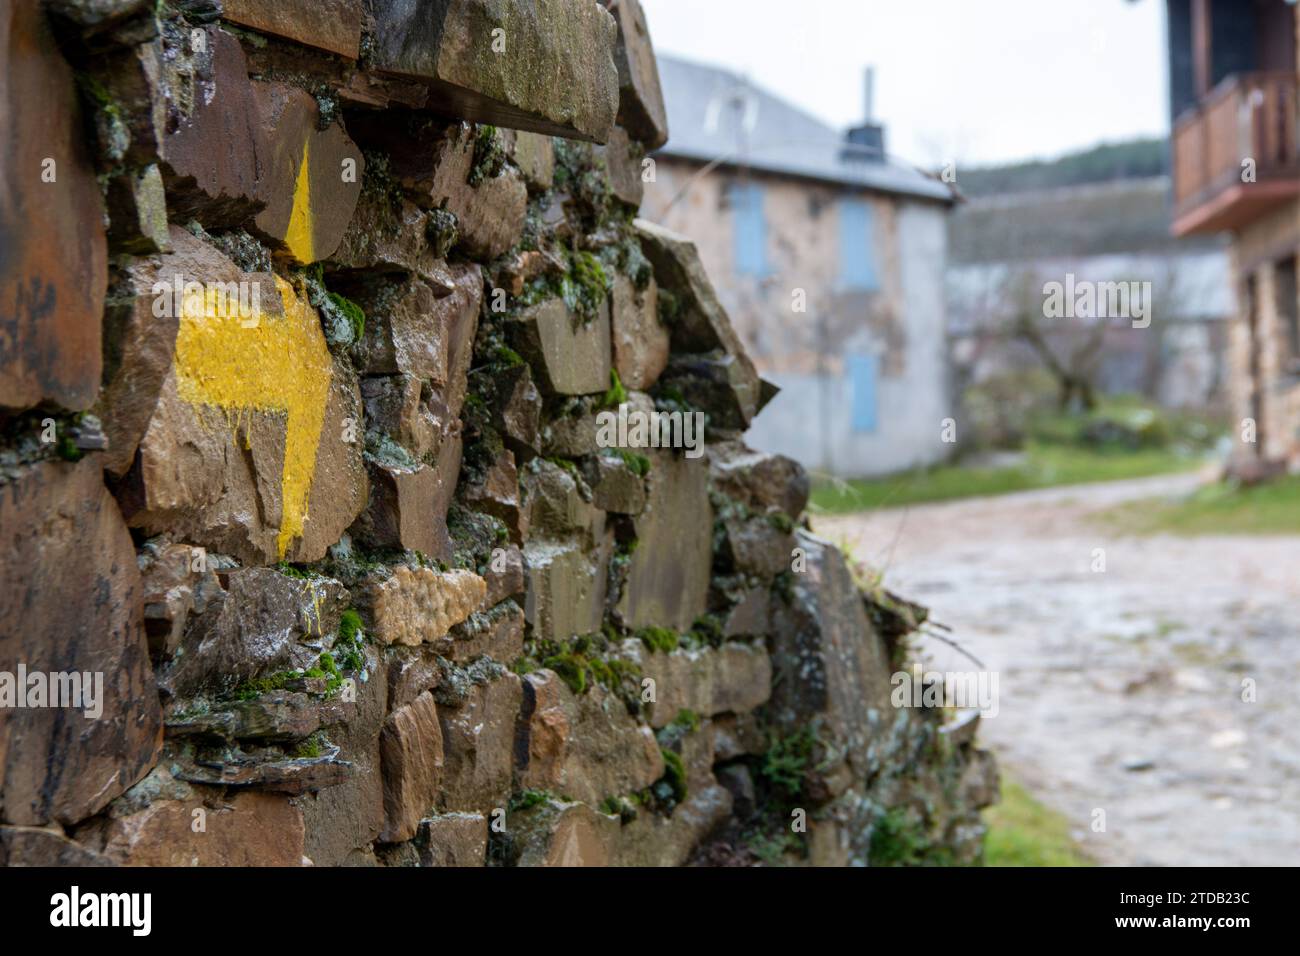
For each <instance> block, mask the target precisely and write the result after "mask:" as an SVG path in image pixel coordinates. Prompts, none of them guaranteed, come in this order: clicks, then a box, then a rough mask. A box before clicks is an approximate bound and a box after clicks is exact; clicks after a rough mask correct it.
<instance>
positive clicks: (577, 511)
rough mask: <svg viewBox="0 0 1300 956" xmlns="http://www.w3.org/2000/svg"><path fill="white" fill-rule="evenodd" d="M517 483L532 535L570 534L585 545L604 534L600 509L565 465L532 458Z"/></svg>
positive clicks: (554, 537) (562, 537)
mask: <svg viewBox="0 0 1300 956" xmlns="http://www.w3.org/2000/svg"><path fill="white" fill-rule="evenodd" d="M521 484H522V486H523V491H524V497H525V499H526V500H527V502H528V521H527V527H528V528H529V529H530V533H531V535H532V537H533V538H535V539H536V538H548V539H552V540H560V539H565V538H570V537H573V538H576V539H577V540H578V541H579V542H580V543H581V544H582V545H583V547H587V548H589V547H592V546H594V545H595V544H598V543H599V542H600V541H601V539H602V538H603V537H604V535H605V514H604V512H602V511H601V510H600V509H599V508H597V507H596V506H595V505H594V504H592V501H591V491H590V489H589V488H587V486H586V484H585V483H584V482H582V480H581V479H580V478H578V477H577V476H576V475H575V474H573V473H571V472H570V471H569V470H568V469H567V468H561V467H560V466H559V465H557V464H555V462H553V461H548V460H546V459H544V458H534V459H533V460H532V461H530V462H529V463H528V466H527V467H526V468H525V469H524V473H523V476H522V479H521Z"/></svg>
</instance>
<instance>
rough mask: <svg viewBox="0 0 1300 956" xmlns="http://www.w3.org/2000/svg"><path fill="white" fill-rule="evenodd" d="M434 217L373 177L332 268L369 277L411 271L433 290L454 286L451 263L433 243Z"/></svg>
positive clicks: (368, 180) (365, 182)
mask: <svg viewBox="0 0 1300 956" xmlns="http://www.w3.org/2000/svg"><path fill="white" fill-rule="evenodd" d="M429 221H430V217H429V213H427V212H425V211H424V210H423V209H421V208H420V207H418V206H417V205H415V203H413V202H410V201H409V200H406V199H401V198H397V199H395V198H394V197H393V196H391V195H390V194H389V192H388V191H387V190H385V189H384V187H383V185H382V184H380V183H378V182H377V180H376V179H375V178H374V175H373V174H371V175H368V176H367V177H366V178H365V179H364V180H363V181H362V185H361V195H360V197H359V198H358V200H357V207H356V209H355V210H354V211H353V213H352V221H351V222H350V223H349V224H348V227H347V229H346V230H345V231H344V233H343V238H342V239H341V240H340V241H339V246H338V248H337V249H335V250H334V254H333V255H331V256H330V257H329V258H328V259H327V260H326V261H327V263H328V264H329V265H330V266H331V267H336V268H338V269H341V270H348V271H355V272H366V273H369V274H384V273H402V272H409V273H411V274H413V275H416V276H419V277H420V278H421V279H424V280H425V281H426V282H428V283H429V284H430V285H431V286H433V288H434V289H436V290H439V291H448V290H450V288H451V284H450V283H451V280H450V276H449V275H448V273H447V267H446V263H444V262H443V260H442V259H441V258H439V256H438V255H437V254H436V250H434V248H433V247H432V245H431V244H430V243H429V241H428V230H429Z"/></svg>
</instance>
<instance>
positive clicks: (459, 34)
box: [373, 0, 618, 142]
mask: <svg viewBox="0 0 1300 956" xmlns="http://www.w3.org/2000/svg"><path fill="white" fill-rule="evenodd" d="M373 12H374V16H375V24H376V30H375V49H374V56H373V62H374V64H375V66H376V68H378V69H379V70H383V71H386V72H389V73H394V74H397V75H399V76H404V77H411V78H415V79H419V80H422V81H424V82H425V83H427V84H428V85H429V89H430V93H429V107H430V108H431V109H434V110H436V111H438V112H440V113H443V114H445V115H448V116H462V117H464V118H466V119H468V120H472V121H474V122H479V123H492V124H495V125H497V126H505V127H509V128H512V129H523V130H531V131H533V132H537V133H545V134H547V135H549V136H566V137H570V138H573V139H588V140H595V141H597V142H604V140H605V137H606V136H607V135H608V133H609V128H610V126H611V125H612V123H613V121H614V115H615V113H616V112H617V109H618V70H617V68H616V67H615V66H614V59H613V57H614V44H615V40H616V36H617V27H616V26H615V24H614V20H613V18H612V17H610V16H609V14H608V13H607V12H606V11H605V10H604V8H602V7H601V6H600V5H599V4H595V3H589V2H586V0H518V2H515V3H509V4H501V3H493V2H490V0H416V2H407V0H375V3H374V11H373ZM494 43H495V44H496V48H495V49H494ZM502 44H504V46H502Z"/></svg>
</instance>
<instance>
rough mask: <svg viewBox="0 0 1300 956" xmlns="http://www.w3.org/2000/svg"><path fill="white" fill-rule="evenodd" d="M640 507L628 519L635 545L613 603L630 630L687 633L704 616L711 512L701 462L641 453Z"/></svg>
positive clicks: (709, 562) (705, 476) (652, 452)
mask: <svg viewBox="0 0 1300 956" xmlns="http://www.w3.org/2000/svg"><path fill="white" fill-rule="evenodd" d="M646 453H647V456H648V457H649V458H650V474H649V475H648V476H647V478H646V488H647V492H646V506H645V509H644V510H643V511H642V512H641V514H639V515H637V516H636V518H635V519H633V524H634V526H635V529H636V537H637V540H638V541H639V542H640V543H639V544H638V545H637V548H636V550H635V551H634V552H633V553H632V560H631V563H630V564H629V566H628V574H627V584H626V585H625V587H624V589H623V596H622V598H621V599H620V601H619V604H618V611H619V614H620V615H621V616H622V618H623V621H624V623H625V624H626V625H627V626H628V627H630V628H633V629H635V628H640V627H648V626H652V625H654V626H661V627H671V628H675V629H676V630H679V631H685V630H689V629H690V627H691V624H692V623H693V622H694V621H695V618H697V617H698V616H699V615H701V614H703V613H704V611H705V606H706V603H707V599H708V589H709V568H710V564H711V561H712V529H713V511H712V508H711V507H710V505H709V498H708V466H707V465H706V464H705V462H704V459H703V458H696V459H693V460H692V459H689V458H685V457H678V456H677V455H675V454H672V453H670V452H666V451H654V450H649V449H647V452H646Z"/></svg>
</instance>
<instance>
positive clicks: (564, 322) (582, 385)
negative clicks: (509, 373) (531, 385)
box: [509, 299, 611, 395]
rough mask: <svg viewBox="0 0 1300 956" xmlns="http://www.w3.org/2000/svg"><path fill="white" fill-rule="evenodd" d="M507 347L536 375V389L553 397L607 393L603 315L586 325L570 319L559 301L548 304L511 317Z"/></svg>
mask: <svg viewBox="0 0 1300 956" xmlns="http://www.w3.org/2000/svg"><path fill="white" fill-rule="evenodd" d="M509 334H510V343H511V345H512V346H513V347H514V348H515V350H516V351H518V352H519V353H520V354H521V355H523V356H524V357H525V358H526V359H528V360H529V361H530V362H533V363H534V366H533V367H534V368H535V369H538V370H539V371H540V372H541V373H542V377H541V379H540V380H539V382H538V384H539V385H541V386H542V387H543V388H545V389H546V390H547V391H548V392H552V393H556V394H559V395H590V394H594V393H596V392H604V391H605V390H606V389H607V388H609V383H610V377H609V370H610V358H611V356H610V335H609V309H608V306H607V305H604V304H602V306H601V308H600V311H599V313H598V314H597V315H596V316H595V317H594V318H591V319H590V320H586V321H584V320H582V319H580V318H578V317H576V316H574V315H573V314H572V313H571V312H570V311H569V309H568V308H567V307H566V306H565V304H564V300H563V299H548V300H547V301H545V302H543V303H541V304H540V305H535V306H532V307H531V308H528V309H525V310H524V311H523V312H522V313H520V314H519V315H517V316H514V317H512V319H511V321H510V325H509Z"/></svg>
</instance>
